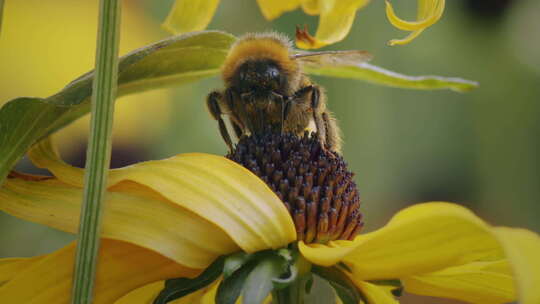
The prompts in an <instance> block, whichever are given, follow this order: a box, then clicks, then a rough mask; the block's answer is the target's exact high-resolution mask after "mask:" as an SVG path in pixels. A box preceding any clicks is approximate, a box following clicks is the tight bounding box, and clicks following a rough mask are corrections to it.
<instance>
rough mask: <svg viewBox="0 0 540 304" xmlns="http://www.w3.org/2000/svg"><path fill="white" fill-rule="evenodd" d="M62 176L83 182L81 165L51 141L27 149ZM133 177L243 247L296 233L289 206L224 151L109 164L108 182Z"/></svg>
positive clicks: (279, 242) (279, 241)
mask: <svg viewBox="0 0 540 304" xmlns="http://www.w3.org/2000/svg"><path fill="white" fill-rule="evenodd" d="M29 155H30V158H31V159H32V161H33V162H34V163H35V164H36V165H38V166H40V167H43V168H47V169H49V170H50V171H51V172H53V174H54V175H55V176H56V177H58V179H60V180H61V181H62V182H65V183H68V184H71V185H74V186H76V187H82V186H83V171H82V169H79V168H74V167H71V166H69V165H68V164H66V163H64V162H63V161H62V160H60V158H59V156H58V154H57V153H56V152H55V151H54V147H53V145H52V144H51V143H50V141H49V140H48V139H47V140H44V141H42V142H40V143H39V144H38V145H36V146H35V147H34V148H33V149H32V151H31V152H30V153H29ZM124 181H133V182H135V183H137V184H140V185H144V186H145V187H149V188H151V189H153V190H154V191H155V192H157V193H159V194H160V195H162V196H163V197H165V198H167V199H168V200H169V201H171V202H173V203H174V204H177V205H178V206H182V207H183V208H186V209H188V210H190V211H192V212H194V213H195V214H198V215H199V216H200V217H202V218H205V219H207V220H208V221H210V222H212V223H214V224H216V225H217V226H219V227H221V228H222V229H223V230H224V231H225V232H226V233H227V234H229V236H230V237H231V238H232V239H234V240H235V242H236V243H237V244H238V245H239V246H240V247H241V248H242V249H243V250H244V251H246V252H255V251H258V250H263V249H268V248H278V247H281V246H285V245H287V244H288V243H290V242H292V241H293V240H295V239H296V230H295V228H294V224H293V221H292V219H291V217H290V215H289V212H288V211H287V209H286V208H285V206H284V205H283V203H282V202H281V200H279V198H278V197H277V196H276V195H275V194H274V192H273V191H272V190H271V189H270V188H269V187H268V186H267V185H266V184H265V183H264V182H263V181H262V180H260V179H259V178H258V177H257V176H255V175H254V174H253V173H251V172H250V171H249V170H247V169H245V168H244V167H242V166H240V165H238V164H236V163H235V162H233V161H230V160H228V159H226V158H224V157H220V156H214V155H210V154H184V155H179V156H175V157H171V158H169V159H165V160H159V161H148V162H143V163H138V164H135V165H133V166H129V167H126V168H121V169H114V170H110V173H109V179H108V185H109V187H112V186H114V185H116V184H119V183H121V182H124Z"/></svg>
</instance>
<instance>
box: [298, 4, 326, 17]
mask: <svg viewBox="0 0 540 304" xmlns="http://www.w3.org/2000/svg"><path fill="white" fill-rule="evenodd" d="M301 2H302V10H303V11H304V13H306V14H308V15H312V16H314V15H318V14H320V12H321V11H320V8H319V0H302V1H301Z"/></svg>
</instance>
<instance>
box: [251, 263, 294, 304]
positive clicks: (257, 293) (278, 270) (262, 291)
mask: <svg viewBox="0 0 540 304" xmlns="http://www.w3.org/2000/svg"><path fill="white" fill-rule="evenodd" d="M286 268H287V261H285V259H284V258H283V257H280V256H277V255H275V254H270V255H268V256H267V257H265V258H263V259H261V260H258V261H257V265H256V266H255V268H254V269H253V270H252V271H251V273H250V274H249V276H248V277H247V280H246V282H245V284H244V288H243V292H242V295H243V297H242V303H243V304H261V303H262V302H263V301H264V299H266V297H268V295H269V294H270V292H272V290H274V279H275V278H279V277H280V276H281V275H282V274H283V273H284V271H286Z"/></svg>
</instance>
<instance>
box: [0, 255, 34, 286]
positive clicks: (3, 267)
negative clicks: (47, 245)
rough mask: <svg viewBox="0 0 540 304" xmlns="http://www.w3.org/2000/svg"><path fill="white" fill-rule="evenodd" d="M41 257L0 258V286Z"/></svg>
mask: <svg viewBox="0 0 540 304" xmlns="http://www.w3.org/2000/svg"><path fill="white" fill-rule="evenodd" d="M41 258H42V257H40V256H38V257H33V258H5V259H0V286H2V285H3V284H5V283H6V282H8V281H10V280H11V279H12V278H13V277H15V276H17V274H19V273H21V272H22V271H24V270H25V269H27V268H29V267H31V266H32V265H34V264H35V263H37V262H38V261H39V260H41Z"/></svg>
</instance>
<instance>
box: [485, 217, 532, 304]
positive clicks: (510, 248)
mask: <svg viewBox="0 0 540 304" xmlns="http://www.w3.org/2000/svg"><path fill="white" fill-rule="evenodd" d="M495 234H496V235H497V237H498V239H499V240H500V242H501V243H502V245H503V246H504V250H505V252H506V255H507V256H508V259H509V260H510V262H511V265H512V268H513V272H514V276H515V280H516V283H517V286H518V288H517V289H518V293H519V300H520V301H519V303H521V304H538V303H540V292H539V291H538V289H539V286H540V237H539V236H538V234H536V233H534V232H531V231H528V230H525V229H512V228H503V227H498V228H495Z"/></svg>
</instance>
